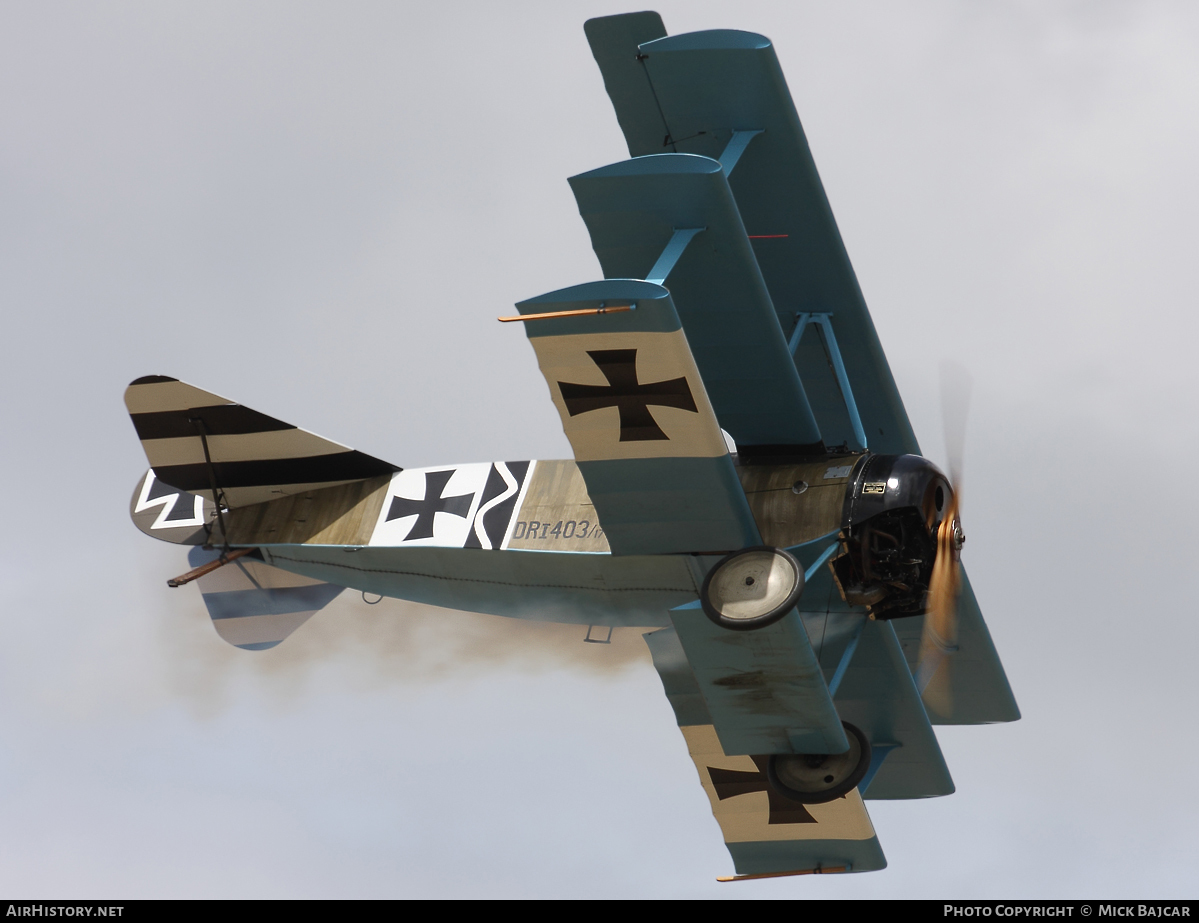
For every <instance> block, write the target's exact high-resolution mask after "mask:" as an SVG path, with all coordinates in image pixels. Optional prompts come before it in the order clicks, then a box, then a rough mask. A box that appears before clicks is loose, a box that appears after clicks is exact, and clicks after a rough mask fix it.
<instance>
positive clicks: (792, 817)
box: [707, 756, 816, 824]
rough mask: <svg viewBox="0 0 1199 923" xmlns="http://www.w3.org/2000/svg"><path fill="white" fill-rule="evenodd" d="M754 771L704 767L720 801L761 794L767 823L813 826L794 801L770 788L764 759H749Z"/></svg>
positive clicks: (811, 818)
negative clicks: (767, 805)
mask: <svg viewBox="0 0 1199 923" xmlns="http://www.w3.org/2000/svg"><path fill="white" fill-rule="evenodd" d="M750 759H752V760H753V761H754V765H755V766H757V767H758V771H757V772H745V771H744V770H741V769H713V768H712V767H711V766H709V767H707V768H708V776H709V777H710V778H711V779H712V787H713V788H715V789H716V797H717V798H719V799H720V800H721V801H724V799H726V798H735V797H736V796H737V795H748V794H750V793H751V792H765V793H766V797H767V798H769V799H770V820H769V821H767V823H771V824H814V823H816V818H814V817H813V816H812V815H811V814H809V813H808V810H807V808H805V807H804V806H803V805H802V804H800V803H799V802H798V801H792V800H791V799H790V798H785V797H783V796H782V795H780V794H779V793H778V792H776V791H775V790H774V789H773V788H771V786H770V777H769V776H768V775H767V774H766V761H767V760H769V759H770V757H768V756H751V757H750Z"/></svg>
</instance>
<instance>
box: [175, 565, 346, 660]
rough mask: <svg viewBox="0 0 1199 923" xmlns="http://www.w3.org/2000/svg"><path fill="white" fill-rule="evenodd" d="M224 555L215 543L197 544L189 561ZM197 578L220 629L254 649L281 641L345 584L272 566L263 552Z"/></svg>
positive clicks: (236, 642)
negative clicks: (210, 545)
mask: <svg viewBox="0 0 1199 923" xmlns="http://www.w3.org/2000/svg"><path fill="white" fill-rule="evenodd" d="M220 554H221V552H220V551H219V550H218V549H215V548H213V549H205V548H193V549H192V550H191V551H190V552H189V553H188V556H187V560H188V563H189V564H191V566H192V567H200V566H201V565H203V564H207V563H208V562H210V561H213V560H215V559H216V558H217V557H219V556H220ZM196 583H197V585H198V586H199V587H200V593H201V594H203V596H204V605H205V606H207V607H208V614H209V615H210V616H211V617H212V624H213V627H214V628H216V633H217V634H218V635H220V636H221V637H222V638H224V639H225V640H226V641H228V642H229V643H230V644H232V645H234V646H235V647H240V648H243V649H244V650H248V651H262V650H266V649H267V648H270V647H274V646H275V645H276V644H279V643H280V642H281V641H283V640H284V639H285V638H287V636H288V635H290V634H291V633H292V632H293V631H295V630H296V629H297V628H299V627H300V626H301V625H303V624H304V623H305V622H307V621H308V620H309V619H310V618H312V616H314V615H315V614H316V613H317V612H319V611H320V610H321V609H323V608H325V606H327V605H329V603H331V602H332V601H333V600H334V599H335V598H336V597H337V595H338V594H339V593H341V591H342V590H343V589H345V587H340V586H335V585H334V584H332V583H322V582H321V581H320V580H313V579H312V578H310V577H301V576H299V575H298V574H292V573H289V572H288V571H285V570H280V569H279V568H278V567H272V566H271V565H269V564H266V563H265V562H263V561H262V559H261V557H260V556H258V553H257V552H253V553H251V554H249V555H247V556H246V557H243V558H238V559H237V560H236V561H231V562H230V563H228V564H226V565H225V566H224V567H221V568H218V569H217V570H214V571H213V572H212V573H210V574H205V575H204V576H203V577H201V578H200V579H199V580H197V581H196Z"/></svg>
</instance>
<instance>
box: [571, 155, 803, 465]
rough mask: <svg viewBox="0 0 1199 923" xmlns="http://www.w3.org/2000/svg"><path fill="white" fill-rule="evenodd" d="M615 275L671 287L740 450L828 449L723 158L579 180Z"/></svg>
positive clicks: (654, 160) (601, 250) (646, 163)
mask: <svg viewBox="0 0 1199 923" xmlns="http://www.w3.org/2000/svg"><path fill="white" fill-rule="evenodd" d="M570 186H571V189H572V190H574V194H575V199H576V200H577V202H578V205H579V213H580V214H581V215H582V216H583V220H584V222H586V224H587V230H588V231H589V232H590V234H591V245H592V248H593V249H594V250H595V253H596V256H598V257H599V261H600V265H601V266H602V267H603V270H604V275H605V276H607V277H608V278H610V279H649V280H650V281H653V282H661V283H662V284H664V285H665V286H666V287H667V288H668V289H669V290H670V294H671V297H672V298H673V300H674V304H675V307H676V308H677V309H678V313H679V318H680V319H681V320H682V324H683V329H684V330H685V331H686V332H687V340H688V342H689V343H690V344H691V350H692V352H693V353H694V355H695V362H696V365H697V366H698V367H699V372H700V375H701V376H702V377H703V380H704V385H705V387H706V388H707V390H708V395H709V397H710V398H711V400H712V407H713V409H714V410H715V412H716V418H717V419H718V420H719V421H720V426H721V427H722V428H723V429H725V430H726V431H728V432H729V433H730V434H731V435H732V437H733V439H734V440H735V441H736V443H737V447H738V449H739V451H741V452H742V454H745V455H750V456H763V455H765V456H769V455H782V456H797V455H809V454H821V455H822V454H824V447H823V445H822V444H821V438H820V431H819V429H818V428H817V426H816V420H815V417H814V416H813V415H812V410H811V408H810V407H809V405H808V400H807V397H806V396H805V395H804V390H803V385H802V384H801V383H800V379H799V374H798V373H797V372H796V370H795V364H794V362H793V361H792V359H791V353H790V351H789V350H788V348H787V342H786V340H785V339H784V338H783V331H782V328H781V327H780V326H779V322H778V318H777V316H776V314H775V309H774V305H773V303H772V302H771V299H770V294H769V293H768V292H767V290H766V285H765V283H764V282H763V280H762V274H761V273H760V272H759V271H758V264H757V260H756V259H755V258H754V253H753V249H752V248H751V246H750V242H749V240H748V239H747V238H746V235H745V228H744V226H743V225H742V223H741V217H740V215H739V214H738V212H737V206H736V204H735V203H734V201H733V196H732V193H731V192H730V190H729V184H728V181H727V179H726V178H725V174H724V171H723V168H722V167H721V165H720V163H718V162H717V161H715V160H711V159H709V158H706V157H692V156H689V155H680V154H665V155H661V156H658V157H641V158H637V159H636V160H627V161H623V162H621V163H617V164H612V165H611V166H607V167H603V168H601V169H599V170H593V171H591V172H590V173H584V174H581V175H579V176H574V177H571V179H570Z"/></svg>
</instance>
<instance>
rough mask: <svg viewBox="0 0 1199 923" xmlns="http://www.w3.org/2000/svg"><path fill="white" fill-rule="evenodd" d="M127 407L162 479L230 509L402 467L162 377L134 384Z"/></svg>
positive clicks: (383, 473)
mask: <svg viewBox="0 0 1199 923" xmlns="http://www.w3.org/2000/svg"><path fill="white" fill-rule="evenodd" d="M125 406H126V407H127V408H128V410H129V416H130V417H131V418H132V420H133V426H134V428H135V429H136V430H137V435H138V438H139V439H141V441H142V448H143V449H144V450H145V453H146V458H147V459H149V461H150V467H151V468H153V469H154V475H155V477H156V478H157V479H158V480H159V481H161V482H162V483H163V484H168V485H170V486H171V487H175V488H177V489H179V490H185V491H189V492H191V493H193V494H197V495H199V496H203V497H206V498H208V499H209V500H212V499H213V494H214V491H215V492H217V493H219V494H220V495H221V496H222V498H223V501H224V506H226V507H229V508H232V507H239V506H248V505H249V504H252V503H262V502H265V501H267V500H276V499H278V498H280V497H284V496H287V495H289V494H295V493H299V492H301V491H306V490H313V489H316V488H321V487H332V486H334V485H336V484H346V483H349V482H351V481H360V480H363V479H365V478H372V477H378V476H380V475H385V474H391V473H393V472H395V471H399V470H400V469H399V468H398V467H397V466H395V465H392V464H389V463H387V462H385V461H380V460H379V459H377V458H372V457H371V456H369V455H364V454H363V453H361V452H356V451H354V450H353V449H350V448H347V447H346V446H344V445H339V444H338V443H336V442H331V441H330V440H328V439H324V438H322V437H320V436H317V435H315V434H313V433H310V432H307V431H306V430H302V429H299V428H297V427H295V426H292V425H291V424H290V423H284V422H283V421H282V420H276V419H275V418H274V417H268V416H267V415H266V414H264V413H259V412H258V411H256V410H251V409H250V408H249V407H245V406H243V405H241V404H235V403H233V402H232V401H230V400H228V399H226V398H223V397H220V396H219V395H216V394H210V393H209V392H207V391H201V390H200V389H199V388H195V387H192V386H191V385H189V384H185V383H184V382H181V381H178V380H176V379H174V378H167V377H165V376H163V375H148V376H146V377H144V378H139V379H137V381H135V382H133V384H131V385H130V386H129V387H128V389H126V391H125Z"/></svg>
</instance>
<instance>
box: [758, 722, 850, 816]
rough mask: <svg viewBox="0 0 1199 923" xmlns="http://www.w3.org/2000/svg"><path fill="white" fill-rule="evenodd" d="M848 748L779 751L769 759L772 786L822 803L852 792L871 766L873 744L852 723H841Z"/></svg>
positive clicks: (791, 795)
mask: <svg viewBox="0 0 1199 923" xmlns="http://www.w3.org/2000/svg"><path fill="white" fill-rule="evenodd" d="M842 726H843V727H844V728H845V736H846V737H847V738H848V739H849V749H848V750H847V751H846V752H845V753H778V754H775V755H774V756H772V757H771V758H770V763H769V765H768V769H767V775H768V777H769V779H770V783H771V785H772V786H773V787H774V788H775V789H776V790H777V791H778V792H779V794H781V795H783V796H784V797H785V798H790V799H791V800H792V801H799V802H801V803H803V804H822V803H824V802H826V801H833V800H834V799H836V798H840V797H841V796H842V795H846V794H848V793H849V792H850V791H852V790H853V789H854V788H855V787H856V786H857V784H858V783H859V782H861V781H862V778H863V777H864V776H865V775H866V769H867V768H868V767H869V765H870V744H869V742H868V741H867V740H866V736H865V735H864V734H863V733H862V732H861V731H859V730H858V729H857V728H856V727H854V726H853V725H852V724H848V723H846V722H842Z"/></svg>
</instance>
